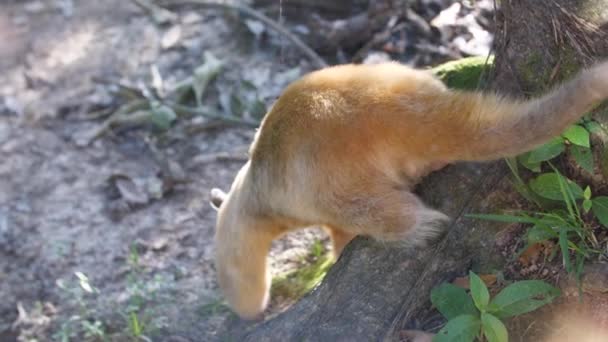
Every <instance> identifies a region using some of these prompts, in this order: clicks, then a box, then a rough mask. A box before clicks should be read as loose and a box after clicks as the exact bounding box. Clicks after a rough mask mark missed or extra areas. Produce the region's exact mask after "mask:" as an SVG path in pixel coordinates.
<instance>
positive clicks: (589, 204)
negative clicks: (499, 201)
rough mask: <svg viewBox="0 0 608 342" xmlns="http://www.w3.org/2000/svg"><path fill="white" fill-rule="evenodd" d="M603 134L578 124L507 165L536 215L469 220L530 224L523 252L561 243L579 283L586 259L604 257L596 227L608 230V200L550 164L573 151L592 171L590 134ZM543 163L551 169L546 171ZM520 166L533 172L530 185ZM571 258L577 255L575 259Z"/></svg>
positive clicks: (584, 123)
mask: <svg viewBox="0 0 608 342" xmlns="http://www.w3.org/2000/svg"><path fill="white" fill-rule="evenodd" d="M600 129H601V127H600V126H599V124H597V123H596V122H595V121H591V120H589V119H583V120H581V122H580V123H579V124H576V125H573V126H571V127H569V128H568V129H567V130H566V131H565V132H564V133H563V134H562V135H561V136H560V137H557V138H555V139H553V140H551V141H550V142H548V143H546V144H544V145H542V146H540V147H539V148H537V149H535V150H533V151H531V152H528V153H525V154H523V155H521V156H519V157H517V158H516V159H515V158H511V159H508V160H507V165H508V166H509V168H510V169H511V171H512V173H513V175H514V186H515V188H516V189H517V191H518V192H519V193H520V194H521V195H522V196H524V197H525V198H526V199H528V200H529V201H530V202H531V203H533V204H534V205H535V206H536V207H537V209H536V210H531V211H524V210H520V211H517V212H515V213H513V214H510V215H504V214H500V215H468V216H469V217H474V218H480V219H486V220H494V221H502V222H509V223H525V224H531V225H532V226H531V228H530V229H529V231H528V232H527V235H526V246H525V247H524V249H523V250H525V249H527V248H528V247H529V246H530V245H532V244H535V243H539V242H542V241H546V240H550V239H556V240H557V241H558V244H557V245H558V247H559V250H560V251H561V254H562V260H563V264H564V266H565V268H566V270H567V272H569V273H572V272H574V273H575V274H576V275H577V277H578V278H580V275H581V272H582V268H583V264H584V261H585V259H587V258H589V257H590V256H592V255H594V254H597V253H601V251H600V250H599V249H598V241H597V238H596V236H595V235H594V228H596V227H597V224H596V223H595V222H596V221H595V220H594V218H595V219H597V222H599V223H600V224H601V225H603V226H604V227H608V197H606V196H595V197H592V190H591V188H590V187H589V186H587V187H585V189H584V190H583V188H582V187H581V186H579V185H578V184H576V183H575V182H574V181H572V180H570V179H568V178H567V177H566V176H564V175H563V174H562V173H560V171H559V170H557V168H556V167H555V166H554V165H553V164H551V162H550V160H551V159H553V158H555V157H557V156H559V155H560V154H562V153H563V152H564V151H565V150H566V148H568V149H569V151H570V153H571V155H572V156H573V159H574V160H575V161H576V163H577V164H578V165H579V166H580V167H581V168H583V169H585V170H587V171H589V172H593V168H594V166H593V155H592V152H591V149H590V141H589V134H590V132H594V131H596V130H600ZM543 163H544V164H546V165H547V166H548V167H544V168H543V167H542V166H543ZM519 165H522V166H524V167H525V168H526V169H528V170H530V171H531V172H532V173H533V175H534V176H533V177H532V178H531V179H530V180H529V181H528V182H525V181H524V180H523V179H522V177H521V176H520V170H519V168H518V166H519ZM543 169H545V172H543V171H542V170H543ZM571 254H574V260H572V257H571Z"/></svg>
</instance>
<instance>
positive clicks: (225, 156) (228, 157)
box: [189, 152, 249, 167]
mask: <svg viewBox="0 0 608 342" xmlns="http://www.w3.org/2000/svg"><path fill="white" fill-rule="evenodd" d="M247 160H249V157H248V156H247V155H246V154H241V153H234V152H217V153H210V154H203V155H199V156H196V157H194V158H193V159H192V161H191V163H190V165H189V167H193V166H199V165H204V164H208V163H212V162H215V161H233V162H240V163H244V162H246V161H247Z"/></svg>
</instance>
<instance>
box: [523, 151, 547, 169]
mask: <svg viewBox="0 0 608 342" xmlns="http://www.w3.org/2000/svg"><path fill="white" fill-rule="evenodd" d="M517 160H519V163H520V164H521V165H522V166H523V167H525V168H526V169H528V170H530V171H532V172H540V164H541V162H539V161H537V162H530V161H529V160H530V152H526V153H524V154H522V155H520V156H519V157H517Z"/></svg>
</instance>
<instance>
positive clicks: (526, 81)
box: [228, 0, 608, 341]
mask: <svg viewBox="0 0 608 342" xmlns="http://www.w3.org/2000/svg"><path fill="white" fill-rule="evenodd" d="M501 4H502V8H501V11H500V12H499V13H498V14H497V24H498V25H497V40H496V44H495V46H496V62H495V68H494V71H493V80H494V81H493V82H492V86H491V87H492V88H494V89H496V90H497V91H500V92H503V93H510V94H513V95H517V96H525V95H533V94H537V93H540V92H543V91H545V90H546V89H547V88H548V87H549V86H551V85H553V84H556V83H559V82H561V81H562V80H564V79H566V78H568V77H569V76H571V75H572V74H573V73H575V72H576V71H577V70H579V69H580V68H581V67H584V66H586V65H589V64H592V63H593V62H594V61H595V60H597V59H599V58H601V57H600V56H607V55H608V39H607V38H606V37H608V24H607V23H608V0H587V1H582V0H547V1H533V0H530V1H523V0H503V1H501ZM505 175H507V171H506V168H505V166H504V164H503V163H502V162H493V163H487V164H459V165H456V166H451V167H448V168H446V169H444V170H442V171H440V172H438V173H435V174H433V175H431V176H430V177H429V178H428V179H426V180H425V181H424V182H423V184H422V185H421V186H420V187H419V192H420V193H421V194H422V197H423V198H424V199H425V201H426V202H427V203H428V204H430V205H432V206H433V207H435V208H438V209H440V210H442V211H443V212H445V213H447V214H448V215H450V216H451V217H452V218H453V219H454V221H453V223H452V224H451V225H450V227H449V228H448V230H447V233H446V234H445V235H444V237H443V238H442V239H441V240H440V241H439V242H438V243H436V244H434V245H432V246H430V247H427V248H424V249H416V250H411V249H406V248H403V247H401V246H399V245H394V244H393V245H388V244H382V243H378V242H375V241H372V240H369V239H365V238H357V239H355V240H354V241H353V242H352V243H351V244H350V245H349V246H348V247H347V248H346V250H345V251H344V253H343V255H342V256H341V257H340V259H339V260H338V262H337V263H336V264H335V265H334V266H333V267H332V269H331V270H330V272H329V273H328V275H327V276H326V278H325V280H324V281H323V283H322V284H321V285H320V286H319V287H318V288H317V289H315V290H314V291H312V292H311V293H310V294H308V295H307V296H305V297H304V298H302V299H301V300H300V301H299V302H298V303H296V304H295V305H294V306H293V307H291V308H290V309H289V310H288V311H286V312H284V313H283V314H280V315H278V316H277V317H275V318H274V319H271V320H268V321H266V322H263V323H259V324H254V325H248V324H246V323H243V322H240V321H233V322H232V325H231V329H230V332H229V333H228V335H229V336H228V337H229V339H230V340H239V341H240V340H245V341H275V340H278V341H283V340H285V341H286V340H289V341H291V340H298V341H302V340H304V341H328V340H329V341H359V340H363V341H369V340H375V341H376V340H389V341H393V340H399V339H400V337H399V333H400V331H402V330H403V329H412V328H416V329H425V330H436V329H437V328H438V326H439V323H440V322H441V321H440V320H441V318H440V317H438V316H437V315H434V314H433V313H432V311H431V305H430V301H429V293H430V290H431V289H432V288H433V287H434V286H436V285H438V284H440V283H441V282H442V281H446V280H450V279H452V278H454V277H455V276H458V275H464V274H465V272H466V270H467V269H469V268H471V267H472V268H474V269H476V270H479V269H482V270H484V269H485V270H489V269H492V268H494V269H500V268H501V267H500V265H501V262H502V260H500V257H499V256H498V255H499V253H497V251H496V249H495V240H496V234H497V232H499V231H500V230H501V229H502V228H504V225H500V224H491V223H488V222H485V221H479V220H473V219H469V218H467V217H465V214H467V213H493V212H496V211H498V210H500V209H504V201H505V197H506V196H505V193H507V194H508V193H509V191H510V190H509V189H510V188H511V187H510V184H509V182H508V179H507V178H506V177H505Z"/></svg>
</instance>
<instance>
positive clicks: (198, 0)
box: [160, 0, 327, 68]
mask: <svg viewBox="0 0 608 342" xmlns="http://www.w3.org/2000/svg"><path fill="white" fill-rule="evenodd" d="M160 3H161V4H162V5H164V6H173V5H190V4H191V5H199V6H204V7H210V8H221V9H233V10H237V11H239V12H241V13H243V14H245V15H247V16H250V17H252V18H254V19H256V20H259V21H261V22H263V23H264V24H266V25H268V26H269V27H271V28H272V29H273V30H275V31H277V32H278V33H280V34H282V35H283V36H285V37H286V38H287V39H289V40H290V41H291V42H292V43H293V44H294V45H295V46H296V47H297V48H298V49H300V50H301V51H302V53H304V54H305V55H306V56H308V58H310V59H311V60H312V62H313V63H314V64H315V66H316V67H318V68H325V67H326V66H327V63H326V62H325V61H324V60H323V58H321V57H320V56H319V55H318V54H317V53H316V52H315V51H314V50H313V49H311V48H310V47H309V46H308V45H306V44H305V43H304V42H303V41H302V40H301V39H300V38H298V37H297V36H296V35H294V34H293V33H291V32H289V30H287V29H286V28H285V27H284V26H283V25H281V24H279V23H277V22H276V21H274V20H272V19H270V18H268V17H267V16H265V15H264V14H262V13H260V12H258V11H256V10H255V9H253V8H251V7H249V6H247V5H244V4H240V3H238V2H236V1H219V0H164V1H163V0H161V1H160Z"/></svg>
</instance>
